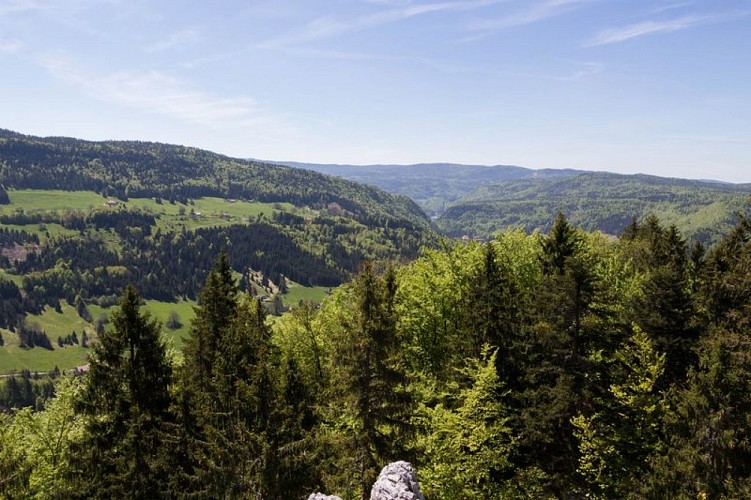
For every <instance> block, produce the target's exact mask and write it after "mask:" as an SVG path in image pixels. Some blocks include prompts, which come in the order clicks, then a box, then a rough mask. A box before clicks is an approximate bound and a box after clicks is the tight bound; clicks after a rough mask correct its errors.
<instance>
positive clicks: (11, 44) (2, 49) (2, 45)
mask: <svg viewBox="0 0 751 500" xmlns="http://www.w3.org/2000/svg"><path fill="white" fill-rule="evenodd" d="M22 48H23V43H21V42H19V41H18V40H0V53H4V54H16V53H18V52H19V51H20V50H21V49H22Z"/></svg>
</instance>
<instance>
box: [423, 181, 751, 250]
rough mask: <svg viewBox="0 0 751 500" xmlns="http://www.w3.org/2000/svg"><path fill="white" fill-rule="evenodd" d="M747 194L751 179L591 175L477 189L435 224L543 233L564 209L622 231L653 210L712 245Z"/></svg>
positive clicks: (452, 229)
mask: <svg viewBox="0 0 751 500" xmlns="http://www.w3.org/2000/svg"><path fill="white" fill-rule="evenodd" d="M750 194H751V185H749V184H727V183H720V182H712V181H696V180H686V179H671V178H663V177H655V176H649V175H641V174H639V175H620V174H612V173H604V172H590V173H581V174H578V175H574V176H567V177H563V178H548V179H516V180H508V181H503V182H498V183H495V184H491V185H487V186H482V187H479V188H477V189H476V190H475V191H473V192H472V193H470V194H468V195H466V196H464V197H463V198H462V199H461V200H459V201H458V202H456V203H455V204H453V205H452V206H450V207H449V208H448V209H447V210H446V212H445V213H444V214H443V216H442V217H441V218H439V219H438V221H437V223H438V225H439V227H440V228H441V229H443V230H444V231H445V232H446V233H447V234H449V235H452V236H460V235H463V234H468V235H472V236H483V237H487V236H489V235H491V234H493V233H494V232H496V231H500V230H503V229H506V228H509V227H523V228H524V229H525V230H527V231H532V230H534V229H541V230H543V231H547V230H548V228H549V225H550V223H551V221H552V220H553V219H554V218H555V214H556V213H557V212H558V211H561V212H563V213H564V214H566V216H567V217H568V218H569V220H571V221H572V222H573V223H574V224H577V225H579V226H581V227H582V228H584V229H587V230H600V231H603V232H604V233H608V234H619V233H620V232H621V231H622V230H623V228H624V227H625V226H626V225H627V224H628V223H629V222H630V220H631V219H632V218H633V217H636V218H637V219H640V218H643V217H645V216H647V215H649V214H654V215H657V216H658V217H659V218H660V220H661V221H663V223H665V224H675V225H676V226H677V227H678V228H679V229H680V230H681V231H682V232H683V234H684V235H685V236H686V237H687V238H690V239H694V240H698V241H702V242H703V243H712V242H715V241H717V239H718V238H719V237H721V236H722V235H724V234H726V233H727V232H728V231H729V229H730V228H731V227H732V226H733V224H734V223H735V214H736V213H738V212H741V211H743V210H744V209H745V208H746V207H747V205H748V199H749V195H750Z"/></svg>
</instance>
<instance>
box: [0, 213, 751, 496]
mask: <svg viewBox="0 0 751 500" xmlns="http://www.w3.org/2000/svg"><path fill="white" fill-rule="evenodd" d="M141 303H142V299H141V296H140V295H139V291H138V290H136V289H135V288H134V287H133V286H128V287H126V289H125V291H124V293H123V294H122V296H121V297H120V299H119V306H118V309H117V312H116V313H114V314H113V315H112V318H111V321H110V323H109V324H108V325H107V327H106V329H105V330H104V331H103V332H102V333H101V334H100V335H99V339H98V341H97V342H96V343H95V344H94V346H93V349H92V354H91V355H90V364H89V367H88V372H87V373H85V374H83V375H80V374H79V375H77V376H73V375H67V374H66V375H62V376H60V377H58V378H56V379H54V383H53V382H45V383H42V382H41V381H37V380H33V378H31V377H28V376H26V377H24V378H22V379H20V380H19V379H15V378H12V379H9V380H7V381H5V382H4V384H5V386H4V389H3V390H5V391H17V392H23V391H27V392H28V391H31V390H32V389H33V390H34V391H36V392H35V393H34V394H36V399H35V403H34V404H32V405H27V407H25V408H20V409H16V410H14V411H12V412H9V413H7V414H5V415H2V417H0V496H2V497H3V498H270V499H273V498H307V496H308V495H309V494H310V493H312V492H315V491H325V492H327V493H329V494H336V495H339V496H341V497H342V498H369V492H370V485H372V484H373V481H374V480H375V478H376V476H377V474H378V471H379V470H380V469H381V468H382V467H383V466H384V465H385V464H387V463H389V462H391V461H394V460H408V461H410V462H411V463H412V464H414V466H415V469H416V470H417V474H418V477H419V481H420V485H421V489H422V491H423V492H424V494H425V496H426V498H438V499H441V498H443V499H460V498H584V497H591V498H748V497H749V496H751V444H750V443H749V436H751V417H750V416H751V343H750V342H749V338H748V332H749V327H750V326H751V220H749V219H747V218H744V217H742V216H740V217H739V219H738V222H737V225H736V226H735V228H734V229H733V230H732V232H730V233H729V234H728V235H727V236H726V237H725V238H724V239H723V240H722V241H721V242H720V243H718V244H717V245H715V246H713V247H712V248H710V249H708V250H706V249H704V248H703V247H702V245H700V244H695V245H689V244H688V243H687V242H686V240H685V239H684V238H683V237H682V235H681V233H680V232H679V231H678V230H677V229H676V228H675V227H665V226H663V225H662V224H661V223H660V221H659V220H658V219H657V218H656V217H647V218H645V219H644V220H642V221H637V220H634V221H633V222H632V223H631V224H630V225H628V227H626V229H625V230H624V231H623V233H622V234H621V235H620V237H619V238H606V237H604V236H602V235H601V234H600V233H588V232H584V231H582V230H580V229H578V228H576V227H574V226H573V225H572V224H570V223H569V222H568V221H567V220H566V217H565V216H564V215H563V214H559V215H558V217H557V218H556V219H555V221H554V222H553V224H552V226H551V229H550V231H549V232H548V233H547V234H542V233H540V232H534V233H532V234H526V233H524V232H523V231H521V230H517V231H507V232H503V233H499V234H498V235H497V236H496V237H495V238H494V239H493V240H492V241H489V242H485V243H478V242H455V241H446V242H444V243H443V245H439V246H438V247H436V248H433V249H426V250H424V251H423V253H422V255H421V256H420V257H418V258H417V259H415V260H413V261H412V262H410V263H400V264H396V263H394V264H391V263H388V262H386V263H384V262H372V263H365V264H363V265H361V266H360V269H359V272H358V273H357V274H356V275H355V276H354V278H353V279H352V280H351V281H349V282H347V283H345V284H344V285H342V286H341V287H339V288H337V289H336V290H334V292H333V293H332V294H331V295H330V296H329V297H328V298H327V299H326V300H324V301H323V303H322V304H320V306H318V305H314V304H312V303H306V302H301V303H300V304H299V305H298V306H297V307H294V308H293V309H292V310H291V311H290V312H288V313H285V314H284V315H282V316H281V317H270V316H267V313H266V309H265V308H264V307H263V305H262V304H261V302H260V301H259V300H258V299H257V298H253V297H251V296H250V295H249V294H247V293H243V292H241V291H240V290H239V288H238V283H237V281H236V279H235V278H234V277H233V273H232V263H231V262H230V260H229V258H228V256H227V254H226V253H224V252H222V253H221V254H220V255H219V257H218V259H217V260H216V262H215V264H214V267H213V269H212V270H211V271H210V272H209V273H208V275H207V277H206V279H205V283H204V284H203V287H202V289H201V291H200V296H199V300H198V304H199V305H198V306H197V307H196V316H195V319H194V320H193V321H192V324H191V326H190V335H189V337H188V339H187V341H186V345H185V348H184V349H183V351H182V353H177V352H174V351H171V350H168V349H167V348H166V347H165V344H164V342H163V340H162V339H161V338H160V331H161V330H160V329H161V325H159V324H158V322H157V321H156V320H154V319H153V318H151V317H150V316H149V314H148V313H146V312H145V311H144V310H143V309H142V307H141ZM32 386H33V387H32Z"/></svg>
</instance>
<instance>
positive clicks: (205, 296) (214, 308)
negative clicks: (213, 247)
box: [183, 252, 238, 392]
mask: <svg viewBox="0 0 751 500" xmlns="http://www.w3.org/2000/svg"><path fill="white" fill-rule="evenodd" d="M237 292H238V289H237V285H236V284H235V280H234V278H233V277H232V269H231V268H230V266H229V261H228V260H227V254H226V253H224V252H222V253H220V254H219V258H218V259H217V262H216V264H215V265H214V268H213V269H212V270H211V272H209V275H208V277H207V278H206V284H205V285H204V287H203V289H202V290H201V294H200V306H199V307H196V308H195V312H196V317H195V319H194V320H193V326H192V328H191V332H190V336H189V337H188V339H187V340H186V342H185V348H184V350H183V354H184V356H185V362H184V365H183V375H184V382H185V386H187V387H191V388H192V389H193V390H194V391H197V392H202V391H206V390H208V389H209V380H210V377H211V372H212V370H213V365H214V362H215V358H216V351H217V345H218V343H219V341H220V339H221V336H222V332H223V330H225V329H226V328H227V327H228V326H229V324H230V322H231V321H232V318H233V317H234V316H235V310H236V308H237Z"/></svg>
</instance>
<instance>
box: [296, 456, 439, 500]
mask: <svg viewBox="0 0 751 500" xmlns="http://www.w3.org/2000/svg"><path fill="white" fill-rule="evenodd" d="M308 500H342V499H341V498H339V497H337V496H334V495H324V494H323V493H313V494H312V495H310V496H309V497H308ZM370 500H425V497H424V496H422V493H420V484H419V483H418V482H417V475H416V474H415V469H414V467H412V464H411V463H409V462H393V463H390V464H388V465H387V466H386V467H384V468H383V470H382V471H381V473H380V474H379V475H378V481H376V482H375V484H374V485H373V489H371V490H370Z"/></svg>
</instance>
